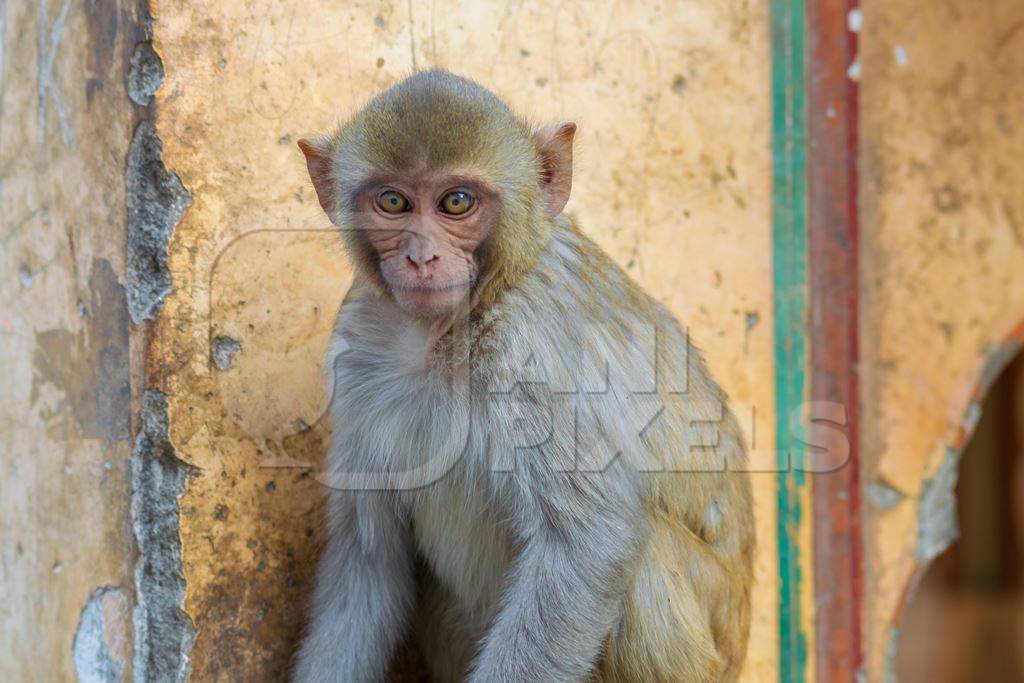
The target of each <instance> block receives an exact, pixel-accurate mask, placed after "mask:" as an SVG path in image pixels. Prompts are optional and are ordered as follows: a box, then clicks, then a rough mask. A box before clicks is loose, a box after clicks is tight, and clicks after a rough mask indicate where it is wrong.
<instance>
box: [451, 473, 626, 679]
mask: <svg viewBox="0 0 1024 683" xmlns="http://www.w3.org/2000/svg"><path fill="white" fill-rule="evenodd" d="M539 469H540V468H539V467H536V466H535V465H533V464H528V465H527V466H526V471H517V472H516V473H514V474H512V475H511V476H512V477H513V478H522V477H525V478H529V479H531V480H532V481H529V482H524V481H518V482H515V481H510V482H509V487H508V491H514V493H510V495H512V496H514V497H515V501H514V502H515V505H514V506H513V508H514V509H517V510H518V513H517V519H516V520H515V522H516V524H517V526H518V528H517V535H518V539H517V540H518V541H519V544H520V545H519V547H520V548H521V551H520V554H519V556H518V557H517V558H516V560H515V562H514V563H513V565H512V567H511V569H510V572H509V576H508V577H507V583H506V589H505V594H504V597H503V601H502V605H501V608H500V610H499V612H498V615H497V617H496V618H495V620H494V622H493V624H492V626H491V627H490V630H489V631H488V633H487V635H486V637H485V638H484V641H483V643H482V646H481V649H480V653H479V655H478V656H477V659H476V662H475V663H474V665H473V669H472V673H471V674H470V676H469V678H468V679H467V680H468V681H471V683H496V682H501V683H543V682H547V681H550V682H552V683H555V682H557V683H565V682H566V681H582V680H587V679H588V677H589V675H590V673H591V671H592V669H593V667H594V664H595V660H596V659H597V657H598V655H599V654H600V650H601V646H602V643H603V642H604V640H605V637H606V636H607V635H608V633H609V631H610V630H611V628H612V626H613V625H614V624H615V622H616V620H617V618H618V616H619V613H620V606H621V602H622V598H623V595H624V591H625V589H626V585H627V583H628V576H629V574H630V572H631V570H632V569H633V567H634V566H635V561H636V558H637V555H638V553H639V548H640V546H641V544H642V540H643V536H644V533H645V531H646V522H645V518H644V516H643V514H642V509H643V508H642V504H641V502H640V493H639V491H640V485H639V482H638V478H637V475H636V473H635V472H628V471H626V468H624V467H622V466H618V465H617V464H613V465H611V466H609V467H608V468H607V470H605V471H604V472H550V471H543V472H541V471H538V470H539Z"/></svg>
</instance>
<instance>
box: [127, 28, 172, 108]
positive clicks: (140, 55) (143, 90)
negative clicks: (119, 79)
mask: <svg viewBox="0 0 1024 683" xmlns="http://www.w3.org/2000/svg"><path fill="white" fill-rule="evenodd" d="M129 64H130V65H131V66H130V67H129V69H128V76H127V77H126V80H125V85H126V87H127V89H128V97H129V98H131V101H132V102H134V103H135V104H138V105H141V106H143V107H145V106H148V105H149V104H150V101H151V99H152V97H153V95H154V94H155V93H156V91H157V90H159V89H160V85H161V84H162V83H163V82H164V64H163V62H162V61H160V55H158V54H157V53H156V50H154V49H153V43H152V42H150V41H148V40H147V41H144V42H141V43H139V44H137V45H136V46H135V51H134V52H132V56H131V59H130V60H129Z"/></svg>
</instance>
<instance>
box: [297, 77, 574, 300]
mask: <svg viewBox="0 0 1024 683" xmlns="http://www.w3.org/2000/svg"><path fill="white" fill-rule="evenodd" d="M575 132H576V126H575V124H572V123H561V124H556V125H553V126H548V127H545V128H541V129H539V130H537V131H531V130H530V128H529V127H528V126H527V125H526V123H524V122H523V121H522V120H521V119H519V118H518V117H516V116H515V115H514V114H513V113H512V111H511V110H510V109H509V108H508V106H507V105H506V104H505V103H504V102H502V101H501V100H500V99H498V97H497V96H495V95H494V93H492V92H490V91H489V90H487V89H486V88H484V87H482V86H480V85H478V84H476V83H474V82H472V81H469V80H466V79H464V78H461V77H459V76H455V75H453V74H451V73H448V72H446V71H440V70H435V71H426V72H421V73H417V74H415V75H413V76H411V77H409V78H407V79H405V80H404V81H402V82H400V83H398V84H397V85H395V86H393V87H391V88H390V89H388V90H386V91H384V92H383V93H381V94H379V95H378V96H377V97H376V98H374V99H373V100H372V101H371V102H370V103H369V104H368V105H367V106H366V107H365V108H364V109H363V110H362V111H360V112H359V113H357V114H356V115H355V116H354V117H353V118H352V119H351V120H350V121H349V122H348V123H346V124H345V125H344V126H342V127H341V129H340V130H339V131H338V132H337V133H336V134H334V135H332V136H326V137H320V138H316V139H313V140H300V141H299V147H300V148H301V149H302V152H303V153H304V154H305V155H306V163H307V166H308V168H309V175H310V177H311V179H312V180H313V187H314V188H315V189H316V194H317V198H318V199H319V200H320V205H321V206H322V207H323V208H324V211H326V212H327V215H328V216H329V217H330V219H331V221H332V222H333V223H334V224H335V225H337V226H338V227H339V228H341V229H342V233H343V236H344V240H345V243H346V247H347V249H348V251H349V253H350V254H351V256H352V257H353V261H354V262H355V264H356V267H357V268H358V269H359V270H360V271H361V272H362V273H363V274H364V275H365V276H366V277H367V278H368V279H370V280H371V281H372V282H374V283H376V284H377V285H378V286H379V287H380V288H381V290H382V291H384V292H386V293H387V294H388V295H390V296H392V297H394V300H395V301H396V302H397V303H398V305H399V306H401V307H402V308H403V309H404V310H405V311H406V312H408V313H409V314H411V315H413V316H416V317H420V318H427V319H430V318H435V317H439V316H444V315H448V314H450V313H451V312H453V311H454V310H455V309H456V308H458V307H459V306H462V305H465V304H466V303H467V302H469V303H473V304H475V303H478V302H484V303H487V302H488V301H491V300H493V299H494V298H495V297H496V296H497V295H498V294H499V293H500V292H502V291H505V290H506V289H507V288H508V287H509V286H511V285H512V284H514V283H515V281H516V280H518V279H519V278H520V277H522V275H523V274H524V273H526V272H528V271H529V270H530V268H532V267H533V265H534V264H535V263H536V261H537V259H538V257H539V256H540V254H541V252H542V251H543V249H544V247H545V246H546V245H547V243H548V241H549V239H550V233H551V228H552V224H553V221H554V219H555V217H556V216H557V215H558V214H559V213H561V211H562V209H563V208H564V207H565V203H566V202H567V201H568V199H569V191H570V189H571V186H572V140H573V136H574V134H575Z"/></svg>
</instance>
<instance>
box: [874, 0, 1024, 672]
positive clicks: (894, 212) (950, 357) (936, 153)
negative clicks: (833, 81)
mask: <svg viewBox="0 0 1024 683" xmlns="http://www.w3.org/2000/svg"><path fill="white" fill-rule="evenodd" d="M1022 26H1024V5H1022V4H1021V3H1020V2H1019V1H1018V0H987V1H986V2H983V3H979V2H975V1H973V0H933V1H930V2H919V1H917V0H885V1H882V0H870V1H865V2H864V30H863V33H862V50H863V52H862V60H863V69H862V73H863V74H864V77H863V80H862V82H861V96H862V100H861V102H862V108H863V109H862V125H861V131H862V139H863V149H862V158H861V173H862V195H861V206H862V228H861V230H862V235H863V246H862V254H863V272H862V281H863V299H862V340H863V341H862V345H863V347H862V361H861V377H862V381H863V416H864V418H863V419H864V422H863V435H864V443H863V448H864V451H863V454H864V459H865V464H866V467H865V478H866V481H867V483H868V485H869V486H879V485H884V486H886V487H891V488H893V489H895V490H896V491H898V492H900V493H901V494H903V495H904V496H905V498H904V499H902V501H901V502H898V503H896V504H895V506H894V507H891V509H887V508H888V507H889V506H888V505H886V506H877V505H871V504H870V502H869V504H868V505H867V506H866V507H865V510H866V515H867V519H866V533H867V550H868V575H867V585H866V593H867V597H868V601H867V604H866V606H865V614H864V624H865V627H866V628H867V639H866V643H867V648H868V649H867V655H868V665H869V672H870V674H871V676H870V680H873V681H874V680H882V676H883V675H884V673H885V672H886V671H887V670H888V667H889V665H888V663H887V656H888V654H887V653H890V652H891V642H892V638H893V626H894V622H895V620H896V619H897V617H898V614H899V608H900V605H901V603H902V601H903V599H904V594H905V592H906V590H907V587H908V583H909V582H910V581H911V578H912V577H913V576H914V575H915V573H916V572H918V571H920V559H921V556H922V550H925V549H923V548H922V547H921V539H922V528H923V530H924V531H923V538H924V539H925V542H928V541H930V540H933V539H935V538H936V537H941V534H938V533H937V531H936V529H937V527H941V524H940V523H939V522H940V521H941V518H942V514H943V512H945V513H947V514H948V513H949V512H950V509H949V508H948V507H947V506H945V505H942V504H941V503H942V500H941V498H942V497H941V496H940V495H938V492H939V491H940V490H941V488H942V487H941V483H942V482H943V481H944V479H943V477H942V476H941V473H942V469H941V465H942V463H943V462H944V461H946V459H947V457H948V455H947V449H949V448H956V447H958V446H960V445H962V441H963V435H962V434H961V431H962V430H967V431H969V430H970V428H971V421H972V417H973V418H976V417H977V416H976V408H975V407H973V406H972V401H973V400H974V399H975V396H974V394H975V392H976V391H977V390H978V387H979V385H980V384H982V383H983V378H985V377H986V376H987V374H991V371H996V372H997V371H998V369H999V368H1000V367H1001V361H1003V362H1005V360H1008V357H1009V355H1010V353H1011V352H1012V349H1010V348H1008V347H1007V346H1006V345H1005V344H1004V341H1005V340H1006V339H1007V337H1008V336H1009V335H1010V334H1011V332H1012V331H1013V330H1014V328H1015V327H1016V326H1019V325H1020V324H1021V323H1022V322H1024V163H1022V159H1024V79H1022V78H1021V74H1024V29H1022ZM986 368H989V369H990V371H989V372H988V373H986ZM949 471H950V472H955V469H954V468H950V470H949ZM937 475H939V476H938V477H937V478H936V476H937ZM927 480H933V481H934V483H933V484H931V485H930V486H931V489H930V491H931V492H930V494H929V495H925V496H924V497H925V501H926V504H925V507H924V510H925V514H923V515H922V514H921V511H922V507H921V499H922V494H923V493H924V492H925V491H928V490H929V487H928V485H926V484H925V481H927ZM945 481H946V483H947V488H948V484H950V483H952V480H951V479H949V480H945ZM929 496H930V497H929ZM871 498H872V496H871V495H870V491H869V495H868V501H870V500H871ZM929 500H931V501H935V502H936V503H938V504H936V505H934V506H930V505H928V504H927V503H928V502H929ZM922 525H923V526H922Z"/></svg>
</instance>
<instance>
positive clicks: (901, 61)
mask: <svg viewBox="0 0 1024 683" xmlns="http://www.w3.org/2000/svg"><path fill="white" fill-rule="evenodd" d="M892 57H893V59H895V60H896V65H897V66H899V67H900V68H901V69H905V68H906V66H907V63H908V60H907V49H906V48H905V47H903V46H902V45H897V46H896V47H894V48H893V49H892Z"/></svg>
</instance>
